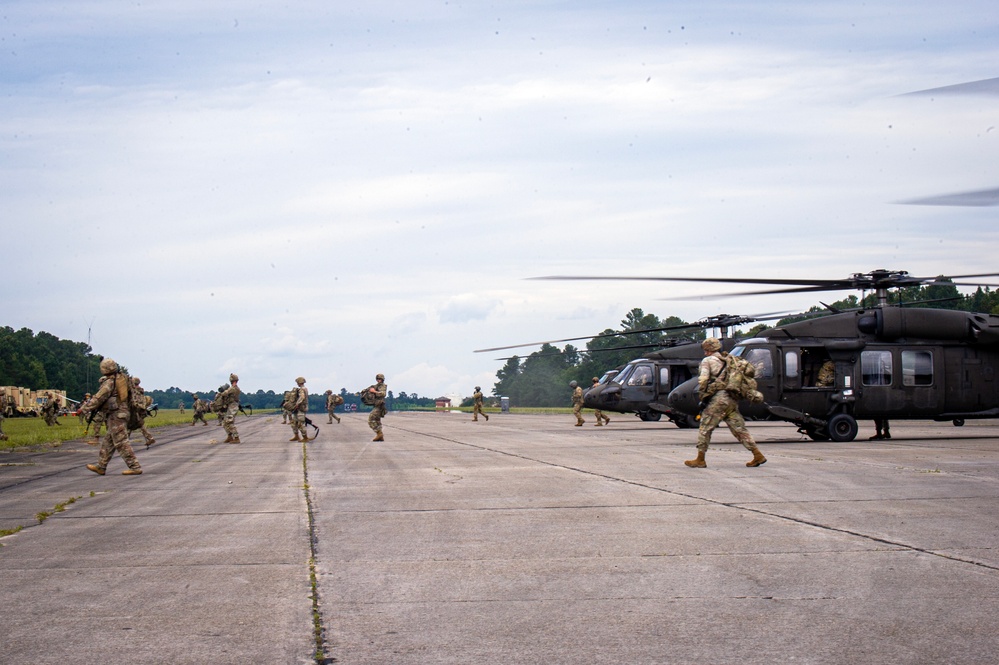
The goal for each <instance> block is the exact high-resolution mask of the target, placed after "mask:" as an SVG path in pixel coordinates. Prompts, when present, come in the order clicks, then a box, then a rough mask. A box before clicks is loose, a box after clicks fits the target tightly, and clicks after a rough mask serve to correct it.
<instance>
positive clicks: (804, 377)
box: [782, 346, 836, 415]
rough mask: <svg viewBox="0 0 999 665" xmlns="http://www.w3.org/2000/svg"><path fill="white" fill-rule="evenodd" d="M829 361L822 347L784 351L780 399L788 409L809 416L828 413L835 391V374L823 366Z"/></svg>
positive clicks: (826, 352)
mask: <svg viewBox="0 0 999 665" xmlns="http://www.w3.org/2000/svg"><path fill="white" fill-rule="evenodd" d="M830 360H831V359H830V357H829V353H828V351H826V349H825V347H823V346H814V347H801V348H788V347H786V346H785V347H784V377H783V379H784V381H783V384H784V385H783V388H784V390H783V393H782V394H783V398H784V399H785V400H787V405H788V406H790V407H791V408H793V409H795V410H797V411H801V412H803V413H810V414H822V415H824V414H826V413H827V412H828V411H829V397H830V394H831V393H832V392H833V391H835V390H836V385H835V378H834V377H835V374H833V376H832V378H833V380H832V381H830V378H831V377H830V376H829V373H828V372H829V370H826V371H825V372H823V369H822V368H823V366H824V365H826V363H827V362H829V361H830Z"/></svg>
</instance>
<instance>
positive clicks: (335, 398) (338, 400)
mask: <svg viewBox="0 0 999 665" xmlns="http://www.w3.org/2000/svg"><path fill="white" fill-rule="evenodd" d="M341 404H343V398H342V397H340V396H339V395H337V394H335V393H334V392H333V391H332V390H327V391H326V413H327V414H329V417H330V419H329V422H328V423H326V424H327V425H332V424H333V419H334V418H336V422H337V424H339V423H340V416H338V415H336V414H335V413H333V411H334V410H335V409H336V408H337V407H338V406H340V405H341Z"/></svg>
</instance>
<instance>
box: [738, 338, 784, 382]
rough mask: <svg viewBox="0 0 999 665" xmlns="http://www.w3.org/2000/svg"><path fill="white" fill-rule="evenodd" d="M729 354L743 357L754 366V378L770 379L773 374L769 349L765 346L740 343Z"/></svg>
mask: <svg viewBox="0 0 999 665" xmlns="http://www.w3.org/2000/svg"><path fill="white" fill-rule="evenodd" d="M731 355H733V356H739V357H741V358H745V359H746V360H748V361H749V362H751V363H752V364H753V365H754V366H755V367H756V378H758V379H770V378H773V375H774V363H773V358H772V357H771V355H770V349H768V348H766V347H762V348H753V347H750V346H746V345H743V344H740V345H739V346H737V347H735V348H734V349H732V351H731Z"/></svg>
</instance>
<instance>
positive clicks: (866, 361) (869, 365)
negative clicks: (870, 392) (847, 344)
mask: <svg viewBox="0 0 999 665" xmlns="http://www.w3.org/2000/svg"><path fill="white" fill-rule="evenodd" d="M860 366H861V372H862V373H863V381H864V385H865V386H890V385H891V373H892V360H891V351H862V352H861V353H860Z"/></svg>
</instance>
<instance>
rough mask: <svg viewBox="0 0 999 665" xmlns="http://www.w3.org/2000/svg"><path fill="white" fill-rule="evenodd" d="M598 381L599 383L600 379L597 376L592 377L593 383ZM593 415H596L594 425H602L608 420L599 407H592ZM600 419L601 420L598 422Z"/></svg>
mask: <svg viewBox="0 0 999 665" xmlns="http://www.w3.org/2000/svg"><path fill="white" fill-rule="evenodd" d="M598 383H600V379H599V378H597V377H593V385H597V384H598ZM593 415H594V416H596V419H597V424H596V425H595V427H603V426H604V425H605V424H607V423H609V422H610V418H608V417H607V416H605V415H604V412H603V411H601V410H600V409H594V410H593ZM601 420H602V421H603V422H600V421H601Z"/></svg>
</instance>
